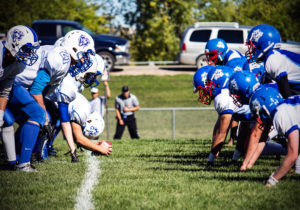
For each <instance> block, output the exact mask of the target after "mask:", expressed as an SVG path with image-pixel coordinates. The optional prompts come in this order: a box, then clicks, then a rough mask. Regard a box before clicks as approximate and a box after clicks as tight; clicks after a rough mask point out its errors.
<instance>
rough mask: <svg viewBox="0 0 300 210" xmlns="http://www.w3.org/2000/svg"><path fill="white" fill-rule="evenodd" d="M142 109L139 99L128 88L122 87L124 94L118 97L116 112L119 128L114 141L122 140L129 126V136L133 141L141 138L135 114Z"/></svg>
mask: <svg viewBox="0 0 300 210" xmlns="http://www.w3.org/2000/svg"><path fill="white" fill-rule="evenodd" d="M139 109H140V106H139V101H138V99H137V97H136V96H135V95H133V94H131V93H130V91H129V88H128V86H123V87H122V94H121V95H119V96H117V97H116V100H115V110H116V115H117V116H116V119H117V128H116V133H115V135H114V139H121V138H122V135H123V132H124V129H125V126H128V130H129V134H130V137H131V138H132V139H138V138H140V135H139V133H138V131H137V126H136V119H135V116H134V112H135V111H138V110H139Z"/></svg>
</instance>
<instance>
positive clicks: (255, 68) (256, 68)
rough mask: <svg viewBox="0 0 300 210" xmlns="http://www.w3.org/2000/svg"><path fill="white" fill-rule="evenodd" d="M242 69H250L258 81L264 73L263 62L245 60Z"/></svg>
mask: <svg viewBox="0 0 300 210" xmlns="http://www.w3.org/2000/svg"><path fill="white" fill-rule="evenodd" d="M243 70H245V71H250V72H252V73H253V74H255V76H256V77H257V79H258V80H259V81H261V79H262V77H263V75H264V74H265V71H266V70H265V65H264V63H263V62H260V63H256V62H252V63H248V62H245V64H244V66H243Z"/></svg>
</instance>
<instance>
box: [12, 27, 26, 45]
mask: <svg viewBox="0 0 300 210" xmlns="http://www.w3.org/2000/svg"><path fill="white" fill-rule="evenodd" d="M11 36H12V40H13V42H16V41H20V40H21V39H22V38H23V36H24V33H23V32H22V31H20V30H18V29H16V30H14V31H13V32H12V34H11Z"/></svg>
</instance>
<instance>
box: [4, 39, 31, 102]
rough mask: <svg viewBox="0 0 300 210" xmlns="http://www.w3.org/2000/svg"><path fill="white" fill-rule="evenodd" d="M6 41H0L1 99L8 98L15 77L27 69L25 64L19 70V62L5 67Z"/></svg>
mask: <svg viewBox="0 0 300 210" xmlns="http://www.w3.org/2000/svg"><path fill="white" fill-rule="evenodd" d="M4 43H5V42H4V41H0V97H6V98H8V96H9V93H10V91H11V88H12V85H13V82H14V79H15V76H16V75H17V74H19V73H21V72H22V71H23V70H24V69H25V64H24V66H23V67H22V68H19V64H20V62H19V61H15V62H13V63H12V64H10V65H8V66H6V67H5V68H4V67H3V58H4V52H5V50H6V48H4Z"/></svg>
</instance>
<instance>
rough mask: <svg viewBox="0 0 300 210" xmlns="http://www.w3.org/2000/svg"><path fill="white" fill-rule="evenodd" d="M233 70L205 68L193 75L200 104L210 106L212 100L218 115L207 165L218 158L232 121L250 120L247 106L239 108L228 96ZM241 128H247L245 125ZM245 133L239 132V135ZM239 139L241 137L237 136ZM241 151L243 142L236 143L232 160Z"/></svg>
mask: <svg viewBox="0 0 300 210" xmlns="http://www.w3.org/2000/svg"><path fill="white" fill-rule="evenodd" d="M233 72H234V71H233V69H232V68H229V67H227V66H217V67H212V66H206V67H205V68H204V67H202V68H201V69H199V70H198V71H197V72H196V73H195V75H194V92H197V91H199V94H200V97H199V99H200V102H202V103H205V104H210V102H211V100H212V99H214V106H215V110H216V111H217V113H218V115H219V116H218V120H217V122H216V124H215V126H214V130H213V141H212V147H211V152H210V154H209V158H208V165H212V164H213V162H214V159H215V158H216V156H218V154H219V152H220V150H221V148H222V146H223V144H224V142H225V139H226V136H227V132H228V129H229V127H230V123H231V121H232V118H233V116H234V119H236V120H240V119H243V120H244V119H250V118H251V113H250V109H249V107H247V106H243V107H241V108H239V107H237V106H235V105H234V103H233V99H232V98H231V97H230V95H229V90H228V80H229V77H230V76H231V75H232V73H233ZM241 128H242V129H243V128H249V127H247V123H246V124H245V125H244V126H241ZM243 133H247V132H240V134H243ZM239 139H245V138H242V136H239ZM242 150H243V142H242V141H238V144H237V147H236V150H235V152H234V154H233V157H232V160H233V161H236V160H237V159H238V157H239V156H240V154H241V151H242Z"/></svg>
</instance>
